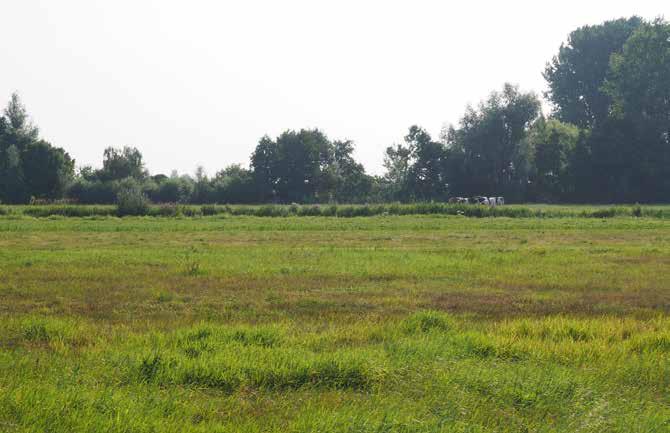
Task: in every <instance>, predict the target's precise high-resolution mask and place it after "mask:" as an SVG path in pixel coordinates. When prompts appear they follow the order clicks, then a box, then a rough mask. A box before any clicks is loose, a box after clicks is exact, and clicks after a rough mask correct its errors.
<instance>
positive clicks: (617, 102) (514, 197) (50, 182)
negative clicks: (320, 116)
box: [0, 17, 670, 213]
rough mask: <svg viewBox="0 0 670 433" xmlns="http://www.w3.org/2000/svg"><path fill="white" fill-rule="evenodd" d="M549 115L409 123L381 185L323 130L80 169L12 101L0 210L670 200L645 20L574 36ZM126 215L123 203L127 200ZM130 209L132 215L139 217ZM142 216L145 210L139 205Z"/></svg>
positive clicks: (666, 149)
mask: <svg viewBox="0 0 670 433" xmlns="http://www.w3.org/2000/svg"><path fill="white" fill-rule="evenodd" d="M544 77H545V78H546V80H547V83H548V86H549V91H548V92H547V94H546V95H545V96H546V98H547V99H548V101H549V103H550V104H551V106H552V112H551V113H550V114H549V115H548V116H546V117H545V116H544V115H543V114H542V113H541V109H540V107H541V101H540V97H539V96H538V95H536V94H534V93H526V92H523V91H521V90H520V89H519V87H518V86H515V85H511V84H506V85H505V86H504V87H503V89H502V90H500V91H496V92H493V93H491V95H490V96H489V97H488V98H487V99H486V100H484V101H482V102H481V103H480V104H479V105H478V106H476V107H467V108H466V110H465V114H464V115H463V116H462V118H461V119H460V121H459V122H458V124H456V125H452V126H449V127H448V128H445V129H444V131H443V132H442V134H441V135H440V137H439V138H438V139H435V138H434V137H431V136H430V135H429V134H428V133H427V132H426V130H424V129H422V128H421V127H419V126H416V125H415V126H411V127H410V128H409V131H408V134H407V136H406V137H405V140H404V143H401V144H396V145H393V146H390V147H388V148H387V150H386V153H385V159H384V166H385V169H386V172H385V174H384V175H383V176H371V175H369V174H367V173H366V172H365V169H364V167H363V165H362V164H361V163H359V162H357V161H356V160H355V159H354V158H353V151H354V143H353V142H352V141H349V140H331V139H329V138H328V137H327V136H326V135H325V134H324V133H323V132H322V131H320V130H317V129H313V130H304V129H303V130H300V131H286V132H284V133H282V134H281V135H280V136H279V137H276V138H271V137H268V136H265V137H263V138H261V139H260V141H259V143H258V145H257V146H256V149H255V150H254V152H253V154H252V155H251V157H250V164H249V168H245V167H243V166H241V165H232V166H229V167H227V168H224V169H223V170H221V171H219V172H217V173H216V174H215V175H214V176H213V177H208V176H207V175H206V173H205V172H204V171H203V170H202V169H199V170H198V171H197V172H196V173H195V176H189V175H181V176H180V175H178V174H177V173H176V172H175V173H173V174H171V175H169V176H167V175H164V174H156V175H151V174H150V173H148V172H147V170H146V169H145V165H144V160H143V157H142V154H141V153H140V151H139V150H138V149H136V148H133V147H124V148H119V149H117V148H113V147H110V148H108V149H106V150H105V151H104V155H103V161H102V168H99V169H94V168H92V167H81V168H80V169H79V170H78V171H77V172H75V162H74V160H73V159H72V157H71V156H70V155H69V154H68V153H66V152H65V151H64V150H63V149H60V148H56V147H54V146H52V145H51V144H49V143H48V142H46V141H44V140H41V139H40V138H39V134H38V130H37V128H36V127H35V126H33V125H32V124H31V123H30V121H29V117H28V115H27V112H26V109H25V107H24V106H23V105H22V104H21V101H20V99H19V97H18V96H17V95H14V96H13V97H12V99H11V101H10V103H9V105H8V107H7V109H6V110H5V112H4V116H2V117H0V202H2V203H28V202H30V201H38V202H39V201H53V200H58V199H63V198H65V199H68V200H71V201H75V202H78V203H82V204H105V203H109V204H111V203H116V202H117V201H120V200H119V199H123V204H128V205H131V204H132V206H135V207H136V208H135V209H129V213H140V212H139V211H138V209H140V210H142V209H146V206H147V204H148V202H149V201H151V202H155V203H180V204H185V203H197V204H206V203H237V204H243V203H247V204H249V203H255V204H261V203H284V204H288V203H292V202H295V203H302V204H313V203H383V202H431V201H445V200H446V199H447V198H448V197H450V196H474V195H487V196H505V197H506V198H507V201H508V202H510V201H511V202H552V203H568V202H570V203H577V202H583V203H586V202H592V203H636V202H639V203H650V202H667V201H668V199H669V198H670V25H669V24H668V23H667V22H666V21H664V20H662V19H657V20H655V21H651V22H648V21H644V20H642V19H640V18H638V17H632V18H629V19H619V20H615V21H608V22H605V23H602V24H600V25H595V26H585V27H582V28H579V29H577V30H575V31H574V32H572V33H571V34H570V35H569V37H568V40H567V42H565V43H564V44H563V45H562V46H561V47H560V49H559V51H558V53H557V54H556V55H555V56H554V57H553V59H552V60H551V61H550V62H549V63H548V64H547V66H546V69H545V71H544ZM120 204H121V203H120ZM132 206H131V207H132ZM137 206H139V208H137Z"/></svg>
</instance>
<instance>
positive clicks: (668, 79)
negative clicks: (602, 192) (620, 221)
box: [592, 19, 670, 201]
mask: <svg viewBox="0 0 670 433" xmlns="http://www.w3.org/2000/svg"><path fill="white" fill-rule="evenodd" d="M610 66H611V73H610V78H609V79H608V81H607V85H606V88H605V89H606V91H607V93H608V95H609V96H611V98H612V101H613V106H612V115H611V121H610V122H609V124H608V125H607V127H606V128H603V129H601V130H597V131H595V133H594V136H593V138H594V142H593V143H592V147H593V148H594V155H595V156H596V157H598V158H605V159H607V158H611V156H612V153H615V152H616V153H619V154H620V159H621V160H623V161H625V165H624V164H622V165H620V167H619V170H618V171H612V168H613V167H612V168H610V169H608V171H609V172H610V173H618V174H619V176H620V177H622V178H625V179H627V183H626V184H625V185H621V183H620V182H619V183H618V185H619V188H622V190H621V194H618V195H617V198H618V199H625V200H627V201H658V200H662V201H665V200H667V199H668V196H669V195H670V72H669V71H670V24H668V23H667V22H665V21H664V20H662V19H657V20H656V21H654V22H651V23H645V24H644V25H642V26H640V27H639V28H638V30H637V31H636V32H635V33H634V34H633V35H632V36H631V37H630V38H629V39H628V41H626V43H625V45H624V47H623V49H622V50H621V52H620V53H617V54H614V55H613V56H612V59H611V64H610ZM613 135H614V136H613ZM612 143H613V144H612ZM614 145H616V146H618V149H616V148H615V147H614ZM624 192H625V193H624Z"/></svg>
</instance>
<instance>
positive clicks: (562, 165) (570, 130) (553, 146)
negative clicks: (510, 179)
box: [528, 118, 579, 202]
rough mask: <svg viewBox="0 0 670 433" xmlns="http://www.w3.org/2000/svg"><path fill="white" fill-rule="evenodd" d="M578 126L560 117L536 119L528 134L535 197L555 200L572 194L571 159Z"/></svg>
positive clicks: (577, 137)
mask: <svg viewBox="0 0 670 433" xmlns="http://www.w3.org/2000/svg"><path fill="white" fill-rule="evenodd" d="M578 140H579V129H578V128H577V127H576V126H574V125H570V124H567V123H563V122H561V121H559V120H555V119H550V120H544V118H541V119H540V120H539V121H538V122H536V123H535V124H534V125H533V127H532V128H531V130H530V131H529V134H528V142H529V145H530V148H531V151H532V154H533V163H534V173H533V176H532V178H531V180H532V185H533V187H532V190H533V192H534V199H535V200H541V201H549V202H555V201H560V200H565V199H567V198H568V197H569V196H570V195H572V194H573V192H574V190H573V173H572V161H573V154H574V152H575V149H576V146H577V142H578Z"/></svg>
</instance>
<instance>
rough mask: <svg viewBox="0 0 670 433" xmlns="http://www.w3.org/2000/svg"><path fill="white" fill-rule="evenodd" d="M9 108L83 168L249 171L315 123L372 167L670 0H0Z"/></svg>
mask: <svg viewBox="0 0 670 433" xmlns="http://www.w3.org/2000/svg"><path fill="white" fill-rule="evenodd" d="M2 2H3V8H2V14H1V15H0V40H2V48H0V50H2V62H1V63H0V102H2V103H3V104H4V103H5V102H6V101H7V100H8V99H9V96H10V94H11V93H12V92H14V91H17V92H19V94H20V95H21V97H22V98H23V100H24V102H25V104H26V105H27V107H28V110H29V112H30V113H31V115H32V117H33V119H34V121H35V122H36V123H37V125H38V126H39V127H40V129H41V132H42V136H43V138H45V139H47V140H49V141H51V142H52V143H53V144H55V145H57V146H60V147H64V148H65V149H66V150H67V151H69V152H70V155H72V156H73V157H74V158H75V159H76V161H77V165H78V166H81V165H86V164H91V165H94V166H100V165H101V159H102V151H103V149H104V148H105V147H107V146H123V145H131V146H136V147H138V148H139V149H140V150H141V151H142V153H143V154H144V157H145V160H146V162H147V167H148V168H149V170H150V171H151V172H152V173H158V172H164V173H168V174H169V173H170V171H171V170H172V169H177V170H178V171H179V172H180V173H192V172H193V171H194V169H195V167H196V166H198V165H203V166H204V167H205V169H206V170H207V172H208V173H209V174H214V173H215V172H216V171H217V170H218V169H220V168H222V167H224V166H226V165H228V164H231V163H243V164H245V165H246V164H248V160H249V155H250V153H251V152H252V150H253V148H254V146H255V145H256V142H257V141H258V139H259V138H260V137H261V136H263V135H264V134H269V135H271V136H273V137H274V136H276V135H278V134H279V133H280V132H281V131H283V130H285V129H300V128H312V127H318V128H320V129H322V130H323V131H325V132H326V134H327V135H328V136H329V137H330V138H331V139H337V138H348V139H351V140H354V141H355V142H356V145H357V149H356V156H357V158H358V159H359V160H360V161H362V162H363V163H364V164H365V166H366V167H367V169H368V170H369V171H370V172H372V173H381V171H382V169H381V163H382V158H383V151H384V149H385V148H386V147H387V146H389V145H391V144H393V143H396V142H400V141H401V140H402V137H403V136H404V134H405V132H406V130H407V128H408V127H409V126H410V125H412V124H419V125H421V126H423V127H425V128H427V129H428V130H429V131H430V132H431V133H432V134H434V135H435V136H437V135H438V134H439V131H440V129H441V127H442V126H443V125H444V124H448V123H456V122H458V119H459V117H460V116H461V115H462V113H463V111H464V108H465V106H466V105H467V104H468V103H472V104H476V103H477V102H478V101H479V100H480V99H482V98H483V97H485V96H486V95H487V94H488V93H489V92H490V91H491V90H494V89H499V88H501V86H502V84H503V83H504V82H506V81H509V82H512V83H517V84H520V85H521V87H522V89H524V90H534V91H536V92H538V93H540V92H542V91H543V90H544V89H545V83H544V80H543V78H542V75H541V73H542V70H543V68H544V65H545V63H546V62H547V61H548V60H549V59H550V58H551V57H552V56H553V55H554V54H555V53H556V51H557V50H558V47H559V45H560V44H561V42H562V41H564V40H565V39H566V37H567V35H568V33H569V32H570V31H571V30H573V29H575V28H577V27H579V26H582V25H585V24H595V23H599V22H602V21H604V20H607V19H613V18H619V17H622V16H630V15H633V14H637V15H640V16H642V17H645V18H654V17H656V16H660V15H665V16H666V17H667V16H668V15H670V2H668V1H667V0H663V1H661V0H649V1H645V0H638V1H633V0H628V1H620V0H609V1H592V0H580V1H573V0H563V1H560V2H545V1H527V2H526V1H511V0H510V1H506V2H502V1H479V0H467V1H445V0H440V1H421V0H412V1H409V0H406V1H389V0H386V1H364V0H357V1H349V0H333V1H325V0H281V1H277V0H268V1H260V0H244V1H242V0H240V1H225V2H224V1H214V0H212V1H199V0H190V1H187V0H182V1H172V0H133V1H131V0H106V1H102V0H79V1H74V0H59V1H52V0H41V1H40V0H2Z"/></svg>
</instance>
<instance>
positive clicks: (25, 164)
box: [21, 141, 74, 199]
mask: <svg viewBox="0 0 670 433" xmlns="http://www.w3.org/2000/svg"><path fill="white" fill-rule="evenodd" d="M21 160H22V168H23V173H24V175H25V183H26V188H27V190H28V191H30V194H31V195H32V196H34V197H36V198H44V199H56V198H59V197H62V196H63V193H64V192H65V188H66V186H67V184H68V183H69V182H70V181H71V180H72V178H73V176H74V160H73V159H72V158H70V155H68V154H67V153H66V152H65V150H63V149H61V148H56V147H53V146H51V144H49V143H47V142H46V141H37V142H34V143H31V144H29V145H28V146H27V147H26V149H25V150H24V151H23V153H22V155H21Z"/></svg>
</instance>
